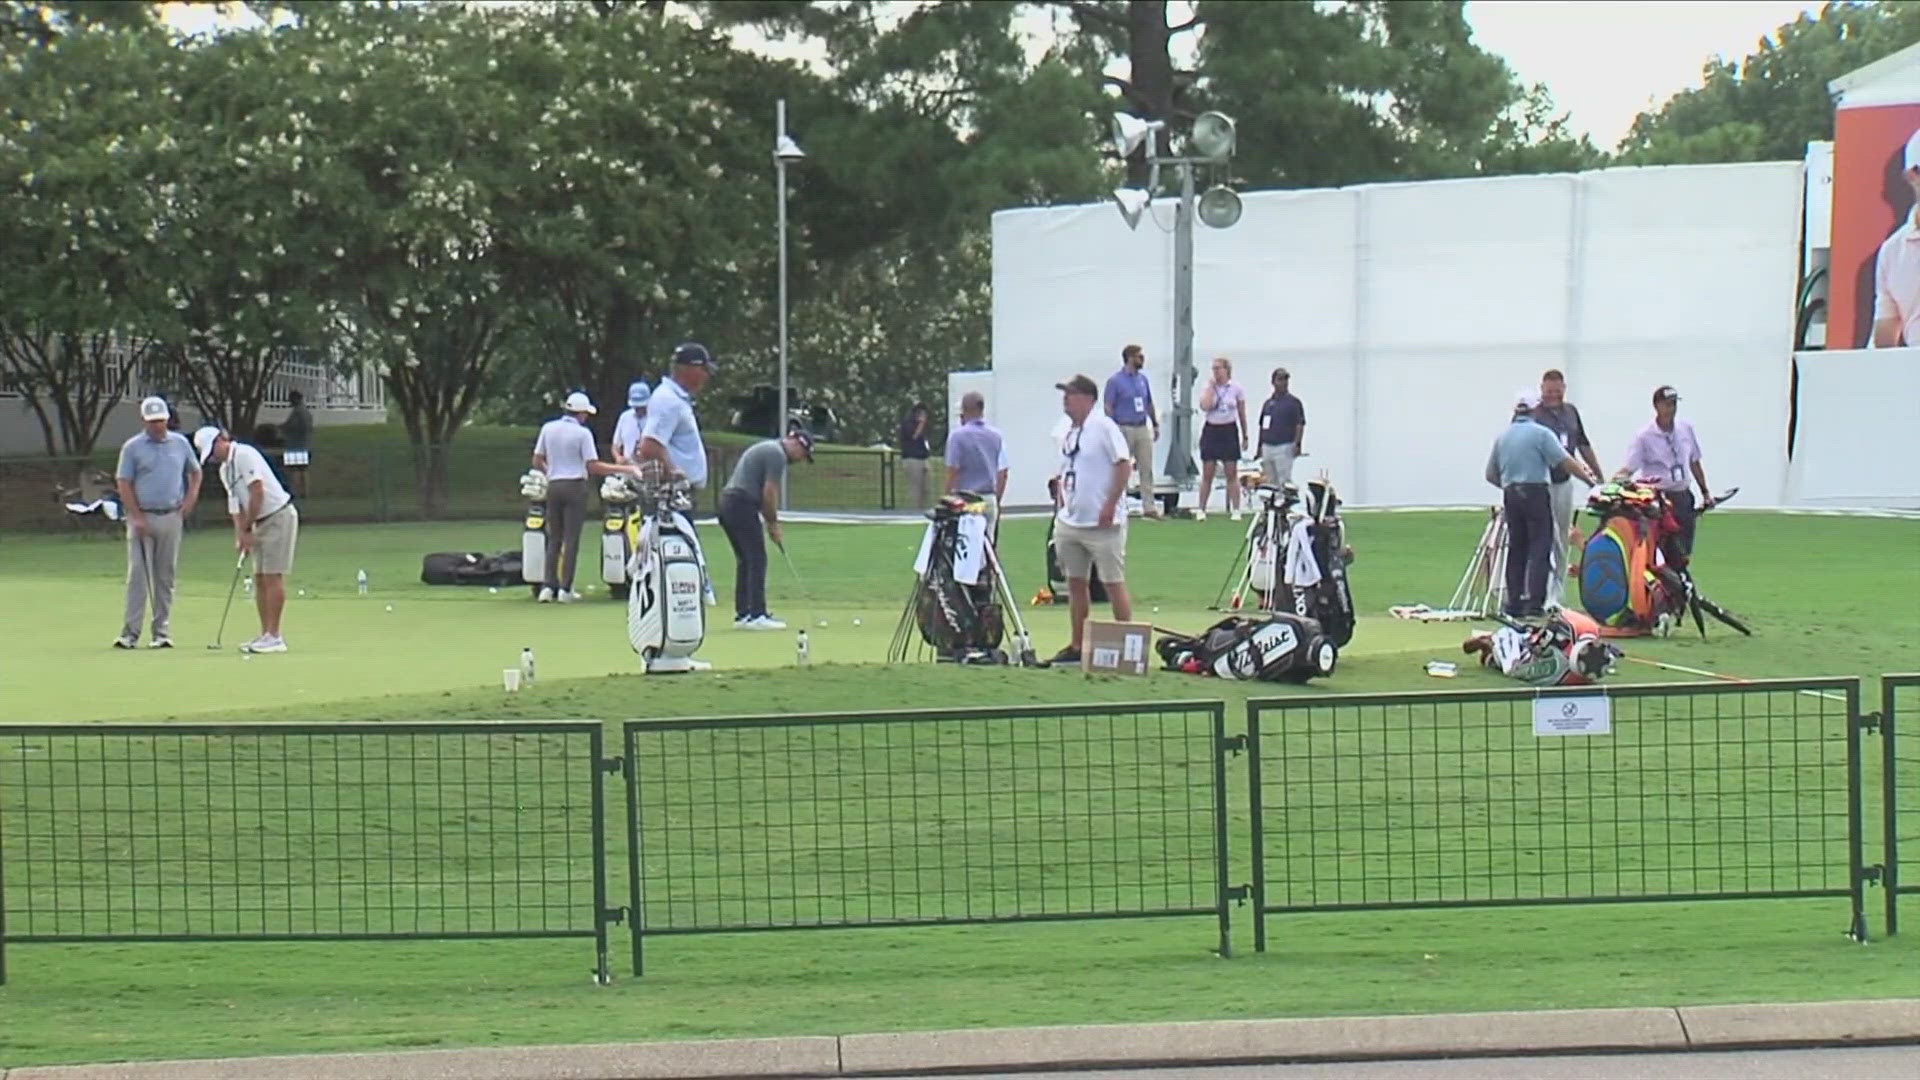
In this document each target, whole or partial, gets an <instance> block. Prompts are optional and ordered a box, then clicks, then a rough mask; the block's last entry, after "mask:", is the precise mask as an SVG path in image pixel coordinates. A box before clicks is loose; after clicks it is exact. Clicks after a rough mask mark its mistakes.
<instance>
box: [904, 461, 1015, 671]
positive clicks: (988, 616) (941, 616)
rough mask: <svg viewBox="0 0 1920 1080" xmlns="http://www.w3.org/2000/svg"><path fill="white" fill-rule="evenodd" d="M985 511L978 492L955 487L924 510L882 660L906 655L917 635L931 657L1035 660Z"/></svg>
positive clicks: (965, 661)
mask: <svg viewBox="0 0 1920 1080" xmlns="http://www.w3.org/2000/svg"><path fill="white" fill-rule="evenodd" d="M984 510H985V503H984V502H983V501H982V500H981V498H980V496H978V495H975V494H973V493H972V492H965V491H962V492H957V493H955V494H951V495H943V496H941V497H940V499H939V501H938V502H936V503H934V506H933V509H931V510H929V511H927V517H928V519H929V524H928V526H927V531H926V535H925V536H924V537H923V538H922V540H921V542H920V554H919V556H918V557H917V558H916V559H915V560H914V567H913V569H914V582H913V591H912V593H910V594H909V595H908V597H907V604H906V608H905V610H904V611H902V612H901V615H900V622H899V625H898V626H896V627H895V629H894V632H893V642H892V644H891V645H890V646H889V648H888V650H887V658H888V660H890V661H893V662H902V661H905V660H906V659H907V658H908V656H909V655H910V654H911V653H912V652H913V651H914V650H913V637H914V635H915V634H916V633H917V634H918V635H919V638H920V641H921V643H922V646H923V649H924V650H930V651H931V652H932V654H933V658H934V659H936V660H942V661H947V662H951V663H957V664H1006V663H1017V664H1020V665H1021V666H1022V667H1030V666H1034V665H1036V664H1037V663H1038V662H1039V661H1038V659H1037V658H1036V657H1035V656H1034V652H1033V640H1032V638H1031V637H1030V636H1029V635H1028V634H1027V627H1026V623H1025V621H1024V620H1022V619H1021V617H1020V605H1019V604H1018V603H1017V602H1016V601H1015V600H1014V598H1013V593H1012V591H1011V590H1010V589H1009V587H1008V585H1007V578H1006V574H1005V573H1004V572H1003V571H1002V570H1001V568H1000V559H999V557H998V556H997V555H996V554H995V553H994V550H993V544H992V542H991V541H990V540H989V538H988V536H987V521H986V515H985V514H984V513H983V511H984ZM1008 623H1011V624H1012V631H1013V633H1012V641H1011V642H1008V640H1007V637H1008V634H1007V631H1008ZM1003 645H1010V646H1011V647H1010V648H1003Z"/></svg>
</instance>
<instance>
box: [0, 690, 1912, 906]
mask: <svg viewBox="0 0 1920 1080" xmlns="http://www.w3.org/2000/svg"><path fill="white" fill-rule="evenodd" d="M1901 685H1902V680H1901V679H1900V678H1899V677H1896V676H1893V675H1883V676H1881V677H1880V829H1881V832H1880V836H1881V843H1882V845H1883V851H1882V853H1881V861H1882V863H1884V865H1883V866H1882V867H1881V868H1880V887H1881V889H1883V890H1884V891H1885V892H1886V896H1885V897H1884V902H1885V904H1886V915H1885V922H1886V928H1887V929H1886V934H1887V936H1888V937H1892V936H1893V935H1895V934H1897V933H1899V932H1900V810H1899V803H1900V796H1899V786H1898V785H1897V784H1896V783H1895V781H1896V779H1897V777H1895V775H1894V773H1895V765H1894V758H1893V749H1894V746H1893V743H1894V735H1893V718H1894V715H1895V710H1894V692H1895V691H1896V690H1898V689H1899V688H1900V687H1901ZM4 915H5V912H0V917H3V916H4Z"/></svg>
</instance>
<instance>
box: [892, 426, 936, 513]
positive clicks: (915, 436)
mask: <svg viewBox="0 0 1920 1080" xmlns="http://www.w3.org/2000/svg"><path fill="white" fill-rule="evenodd" d="M932 454H933V448H932V447H930V446H928V445H927V403H926V402H924V401H916V402H914V403H913V408H911V409H908V410H907V415H906V416H905V417H904V418H902V419H901V421H900V466H901V468H902V469H903V470H905V472H906V474H907V496H908V498H909V499H911V500H912V506H913V507H914V509H916V510H924V509H926V507H927V505H928V504H927V459H928V458H929V457H931V456H932Z"/></svg>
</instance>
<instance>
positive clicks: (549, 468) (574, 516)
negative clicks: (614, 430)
mask: <svg viewBox="0 0 1920 1080" xmlns="http://www.w3.org/2000/svg"><path fill="white" fill-rule="evenodd" d="M560 408H561V415H560V417H559V418H558V419H556V420H549V421H547V422H546V423H545V424H543V425H541V427H540V437H539V438H537V439H535V440H534V443H533V467H534V468H536V469H538V470H540V471H541V472H543V473H546V474H547V576H546V578H545V580H546V583H547V584H546V587H545V588H542V589H541V590H540V594H539V596H538V597H537V599H538V600H539V601H540V602H541V603H543V604H551V603H553V602H555V601H559V602H560V603H562V604H564V603H568V602H570V601H573V600H578V599H580V594H579V593H577V592H574V591H573V572H574V569H575V568H576V567H577V565H578V564H579V562H580V529H581V527H582V526H583V525H585V524H586V521H587V478H588V477H590V476H591V477H599V476H606V475H608V474H610V473H629V474H631V473H633V472H635V470H634V469H633V468H632V467H623V466H619V465H609V464H607V463H606V462H604V461H601V460H600V451H599V450H598V449H597V448H595V446H594V444H593V429H592V428H590V427H588V426H587V417H589V416H592V415H593V414H594V408H593V402H591V401H589V400H587V395H585V394H583V393H581V392H580V391H578V390H575V391H574V392H572V393H570V394H568V395H567V399H566V401H565V402H564V403H563V404H562V405H561V406H560ZM563 548H564V549H565V551H564V553H563V551H562V549H563ZM563 554H564V557H565V565H564V569H563V568H562V556H563ZM563 574H564V575H565V576H562V575H563Z"/></svg>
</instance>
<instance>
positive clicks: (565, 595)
mask: <svg viewBox="0 0 1920 1080" xmlns="http://www.w3.org/2000/svg"><path fill="white" fill-rule="evenodd" d="M553 599H554V601H555V602H556V603H561V604H571V603H573V602H574V601H575V600H578V599H580V594H579V593H577V592H574V591H573V590H572V589H561V590H560V591H559V592H557V593H554V594H553Z"/></svg>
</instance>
